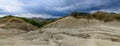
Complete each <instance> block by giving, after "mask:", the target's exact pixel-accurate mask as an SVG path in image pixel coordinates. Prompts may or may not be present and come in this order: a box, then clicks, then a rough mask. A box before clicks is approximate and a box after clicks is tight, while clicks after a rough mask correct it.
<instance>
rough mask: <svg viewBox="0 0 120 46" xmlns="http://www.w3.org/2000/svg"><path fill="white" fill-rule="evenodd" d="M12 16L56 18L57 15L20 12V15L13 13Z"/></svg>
mask: <svg viewBox="0 0 120 46" xmlns="http://www.w3.org/2000/svg"><path fill="white" fill-rule="evenodd" d="M14 16H19V17H28V18H32V17H41V18H58V17H59V16H53V15H48V14H21V15H14Z"/></svg>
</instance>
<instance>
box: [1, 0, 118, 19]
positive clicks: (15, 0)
mask: <svg viewBox="0 0 120 46" xmlns="http://www.w3.org/2000/svg"><path fill="white" fill-rule="evenodd" d="M119 2H120V0H69V1H68V0H0V14H15V15H19V14H37V15H35V16H45V15H41V14H43V13H44V14H47V15H50V16H52V17H53V16H63V15H67V14H70V13H71V12H74V11H79V12H92V11H98V10H100V11H107V12H119V11H120V3H119ZM38 14H39V15H38ZM47 15H46V16H47ZM29 16H32V15H29ZM29 16H28V17H29ZM48 17H49V16H48Z"/></svg>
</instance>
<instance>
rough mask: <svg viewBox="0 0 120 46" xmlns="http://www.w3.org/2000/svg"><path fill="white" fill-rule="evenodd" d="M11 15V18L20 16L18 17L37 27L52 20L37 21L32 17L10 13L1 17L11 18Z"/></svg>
mask: <svg viewBox="0 0 120 46" xmlns="http://www.w3.org/2000/svg"><path fill="white" fill-rule="evenodd" d="M11 17H13V18H20V19H22V20H24V21H25V22H27V23H30V24H32V25H34V26H36V27H38V28H40V27H43V26H44V25H46V24H48V23H51V22H53V21H54V20H51V21H42V22H39V21H36V20H34V19H31V18H25V17H16V16H12V15H8V16H5V17H2V18H11ZM2 18H1V19H2Z"/></svg>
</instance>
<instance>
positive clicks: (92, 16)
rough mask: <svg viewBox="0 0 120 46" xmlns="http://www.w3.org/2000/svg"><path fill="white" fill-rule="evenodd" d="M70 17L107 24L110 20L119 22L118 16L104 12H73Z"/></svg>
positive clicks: (119, 17)
mask: <svg viewBox="0 0 120 46" xmlns="http://www.w3.org/2000/svg"><path fill="white" fill-rule="evenodd" d="M71 16H73V17H75V18H77V19H79V18H86V19H98V20H102V21H104V22H109V21H112V20H120V14H116V13H114V14H113V13H106V12H95V13H93V14H88V13H83V12H73V13H72V14H71Z"/></svg>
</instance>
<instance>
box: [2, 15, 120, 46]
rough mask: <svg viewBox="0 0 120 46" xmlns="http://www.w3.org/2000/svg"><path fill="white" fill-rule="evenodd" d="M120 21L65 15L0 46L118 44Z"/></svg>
mask: <svg viewBox="0 0 120 46" xmlns="http://www.w3.org/2000/svg"><path fill="white" fill-rule="evenodd" d="M119 25H120V22H118V21H111V22H103V21H100V20H95V19H76V18H74V17H71V16H69V17H65V18H63V19H60V20H58V21H56V22H53V23H51V24H48V25H46V26H45V27H43V28H42V29H39V30H37V31H31V32H29V33H25V34H22V35H19V36H17V37H13V38H7V39H2V40H0V46H120V26H119Z"/></svg>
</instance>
